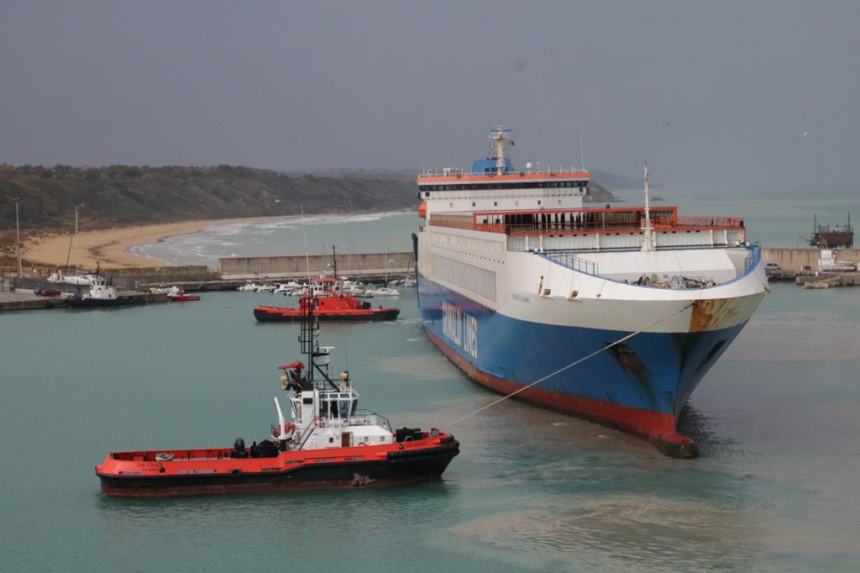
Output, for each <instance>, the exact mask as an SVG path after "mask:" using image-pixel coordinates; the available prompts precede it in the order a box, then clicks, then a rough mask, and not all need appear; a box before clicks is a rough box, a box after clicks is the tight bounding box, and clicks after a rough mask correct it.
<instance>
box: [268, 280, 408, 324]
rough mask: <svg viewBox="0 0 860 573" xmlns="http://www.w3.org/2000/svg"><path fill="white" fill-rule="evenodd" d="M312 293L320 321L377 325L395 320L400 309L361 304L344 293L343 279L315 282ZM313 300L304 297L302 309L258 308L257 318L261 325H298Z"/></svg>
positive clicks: (300, 306)
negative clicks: (292, 323) (277, 323)
mask: <svg viewBox="0 0 860 573" xmlns="http://www.w3.org/2000/svg"><path fill="white" fill-rule="evenodd" d="M307 289H308V290H310V291H311V293H312V294H313V300H315V301H316V302H315V303H314V308H313V313H314V316H315V317H316V318H318V319H320V320H340V321H377V320H395V319H396V318H397V316H398V315H399V314H400V309H399V308H397V307H393V306H377V307H374V306H373V305H371V304H370V303H369V302H366V301H361V300H359V299H358V298H356V297H355V296H353V295H351V294H348V293H345V292H343V288H342V281H341V279H334V278H330V277H327V278H319V279H316V280H314V281H313V282H312V283H311V285H310V287H307ZM308 300H311V298H310V297H307V296H304V297H302V298H301V299H299V304H298V306H295V307H283V306H267V305H258V306H256V307H254V318H256V319H257V320H259V321H260V322H273V321H296V320H300V319H301V318H302V316H303V314H304V313H305V309H304V308H303V306H302V305H303V304H307V301H308Z"/></svg>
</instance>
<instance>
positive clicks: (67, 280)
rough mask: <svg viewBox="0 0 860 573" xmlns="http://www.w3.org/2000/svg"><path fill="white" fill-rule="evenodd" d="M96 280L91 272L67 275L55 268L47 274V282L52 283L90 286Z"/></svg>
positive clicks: (95, 276)
mask: <svg viewBox="0 0 860 573" xmlns="http://www.w3.org/2000/svg"><path fill="white" fill-rule="evenodd" d="M96 280H97V275H94V274H92V273H83V274H81V273H74V274H71V275H67V274H65V273H63V271H62V270H59V269H58V270H56V271H54V272H53V273H51V274H50V275H49V276H48V282H49V283H53V284H67V285H75V286H90V285H92V284H94V283H95V282H96Z"/></svg>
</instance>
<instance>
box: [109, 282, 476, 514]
mask: <svg viewBox="0 0 860 573" xmlns="http://www.w3.org/2000/svg"><path fill="white" fill-rule="evenodd" d="M319 300H320V299H317V298H316V297H314V296H311V295H308V296H306V297H303V298H302V300H301V302H300V304H299V308H300V309H302V311H303V314H302V315H301V318H302V324H301V336H300V338H299V342H300V344H301V351H302V354H304V355H305V357H306V358H305V360H306V362H302V361H298V360H296V361H294V362H290V363H288V364H283V365H281V366H279V367H278V368H279V369H280V370H281V371H282V372H283V375H282V376H281V388H282V389H283V390H284V391H285V392H286V393H287V401H288V404H289V409H290V414H291V416H290V418H291V419H290V420H289V421H288V420H287V419H286V418H285V416H284V413H283V411H282V409H281V405H280V402H279V401H278V399H277V398H274V402H275V410H276V412H277V418H278V424H277V425H276V426H275V427H273V428H272V431H271V434H270V435H269V436H268V437H267V438H266V439H264V440H263V441H261V442H260V443H257V442H254V443H253V444H252V445H251V446H250V448H248V447H246V444H245V441H244V440H242V439H241V438H237V439H236V441H235V443H234V444H233V447H232V448H230V447H222V448H208V449H199V448H197V449H174V450H149V451H128V452H112V453H110V454H108V455H107V456H106V457H105V459H104V461H102V463H101V464H99V465H98V466H96V475H98V476H99V479H100V480H101V489H102V492H103V493H104V494H106V495H110V496H127V497H146V496H175V495H193V494H212V493H231V492H244V491H277V490H283V489H288V488H290V487H294V486H296V485H302V484H305V485H315V484H322V485H353V486H358V485H368V484H370V483H373V482H377V481H379V482H386V481H388V482H391V481H413V480H422V479H433V478H439V477H440V476H441V475H442V473H443V472H444V471H445V469H446V468H447V467H448V464H449V463H450V462H451V460H452V459H453V458H454V457H455V456H456V455H457V454H458V453H459V451H460V445H459V443H458V442H457V440H455V439H454V436H452V435H451V434H447V433H444V432H440V431H439V430H436V429H435V428H433V429H431V430H429V431H422V430H420V429H418V428H400V429H398V430H392V428H391V424H390V423H389V422H388V420H387V419H386V418H384V417H383V416H381V415H379V414H376V413H373V412H370V411H367V410H359V409H358V399H359V395H358V393H357V392H356V391H355V388H354V386H353V384H352V381H351V380H350V377H349V373H348V372H342V373H341V374H340V376H339V377H338V378H337V379H336V380H335V379H332V377H331V376H330V374H329V362H330V358H331V350H332V348H331V347H321V346H319V343H318V333H319V323H318V318H317V313H316V306H317V304H318V301H319ZM306 364H307V365H308V366H307V367H306Z"/></svg>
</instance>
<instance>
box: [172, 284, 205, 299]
mask: <svg viewBox="0 0 860 573" xmlns="http://www.w3.org/2000/svg"><path fill="white" fill-rule="evenodd" d="M167 300H168V301H170V302H194V301H198V300H200V295H196V294H187V293H186V292H185V289H183V288H179V287H176V286H174V287H171V288H170V290H168V291H167Z"/></svg>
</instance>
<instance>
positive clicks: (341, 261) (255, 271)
mask: <svg viewBox="0 0 860 573" xmlns="http://www.w3.org/2000/svg"><path fill="white" fill-rule="evenodd" d="M333 271H334V265H333V260H332V257H331V256H330V255H310V256H308V257H305V256H304V255H297V256H283V257H230V258H223V259H218V272H219V274H220V275H221V278H222V279H257V278H266V277H268V278H290V279H292V278H304V277H307V276H308V275H310V276H319V275H320V273H331V272H333ZM414 271H415V258H414V257H413V255H412V253H411V252H400V253H358V254H347V255H338V256H337V274H338V275H341V276H342V275H346V276H349V277H351V278H357V279H362V280H373V279H378V278H383V277H384V276H385V275H388V276H389V278H394V277H402V276H405V275H407V274H411V273H413V272H414Z"/></svg>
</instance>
